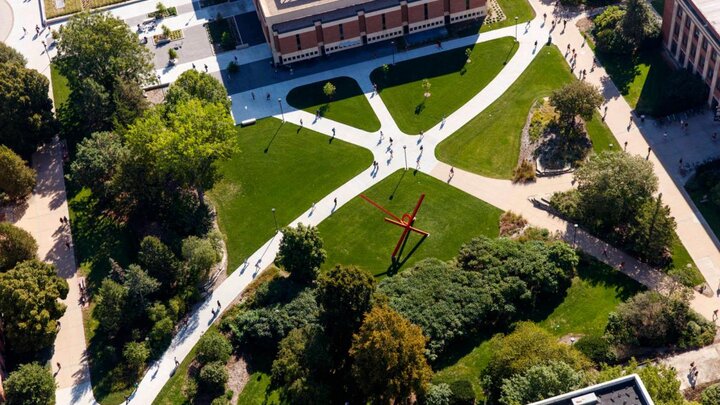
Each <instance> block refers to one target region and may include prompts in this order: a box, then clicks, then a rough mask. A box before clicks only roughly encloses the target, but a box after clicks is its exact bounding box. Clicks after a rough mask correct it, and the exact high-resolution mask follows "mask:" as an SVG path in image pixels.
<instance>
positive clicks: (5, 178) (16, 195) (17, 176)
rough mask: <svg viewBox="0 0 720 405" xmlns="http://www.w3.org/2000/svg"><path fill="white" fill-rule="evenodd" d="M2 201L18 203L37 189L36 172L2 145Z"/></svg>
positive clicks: (0, 146) (0, 148)
mask: <svg viewBox="0 0 720 405" xmlns="http://www.w3.org/2000/svg"><path fill="white" fill-rule="evenodd" d="M0 173H3V175H2V176H0V200H2V199H3V194H4V195H5V198H7V199H9V200H12V201H17V200H20V199H22V198H25V197H27V196H28V195H30V193H32V190H33V187H35V176H37V173H35V170H33V169H31V168H30V167H28V164H27V162H26V161H24V160H23V159H22V158H21V157H20V156H18V155H17V154H15V152H13V151H12V150H10V149H8V148H7V147H5V146H3V145H0Z"/></svg>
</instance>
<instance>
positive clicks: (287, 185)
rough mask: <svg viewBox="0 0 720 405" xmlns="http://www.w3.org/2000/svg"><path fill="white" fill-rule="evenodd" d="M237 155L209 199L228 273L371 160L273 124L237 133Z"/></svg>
mask: <svg viewBox="0 0 720 405" xmlns="http://www.w3.org/2000/svg"><path fill="white" fill-rule="evenodd" d="M238 138H239V145H240V152H239V153H237V154H236V155H235V156H233V157H232V158H231V159H230V160H229V161H227V162H224V163H222V164H221V165H220V172H221V174H222V175H223V179H222V180H221V181H219V182H218V183H217V184H216V185H215V187H214V188H213V189H212V190H211V191H210V192H209V193H208V194H209V196H210V198H211V200H212V202H213V203H214V205H215V207H216V209H217V211H218V223H219V225H220V230H221V231H222V232H223V234H224V235H225V241H226V243H227V249H228V272H232V271H235V269H237V267H238V266H239V265H240V264H241V263H242V261H243V260H244V258H246V257H247V256H248V255H250V254H251V253H252V252H254V251H255V250H256V249H258V248H259V247H260V246H262V244H263V243H265V241H267V240H268V239H270V238H271V237H272V236H273V235H274V234H275V222H274V220H273V214H272V212H271V209H272V208H275V209H276V211H275V214H276V216H277V222H278V225H279V226H284V225H286V224H289V223H290V222H291V221H293V220H294V219H295V218H297V216H298V215H300V214H302V213H303V212H304V211H305V210H307V209H309V208H310V206H311V205H312V203H313V202H316V201H318V200H320V199H321V198H322V197H324V196H326V195H327V194H328V193H330V192H331V191H332V190H334V189H336V188H337V187H339V186H341V185H342V184H343V183H345V182H346V181H348V180H349V179H350V178H352V177H353V176H355V175H356V174H358V173H359V172H361V171H362V170H363V169H364V168H366V167H369V166H370V164H371V162H372V154H371V153H370V152H368V151H366V150H364V149H362V148H359V147H356V146H353V145H350V144H348V143H345V142H342V141H339V140H337V139H336V140H331V139H330V138H328V137H327V136H325V135H322V134H319V133H317V132H314V131H311V130H308V129H306V128H300V127H298V126H296V125H292V124H290V123H284V124H283V123H282V122H281V121H280V120H277V119H274V118H268V119H263V120H260V121H258V122H257V124H256V125H254V126H250V127H246V128H238Z"/></svg>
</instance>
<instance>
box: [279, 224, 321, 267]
mask: <svg viewBox="0 0 720 405" xmlns="http://www.w3.org/2000/svg"><path fill="white" fill-rule="evenodd" d="M282 234H283V237H282V240H281V241H280V247H279V249H278V253H277V256H276V258H275V263H276V264H277V265H279V266H280V267H282V268H284V269H285V270H286V271H288V272H289V273H290V274H291V276H292V277H294V278H296V279H297V280H300V281H312V280H315V277H317V273H318V271H319V270H320V266H321V265H322V264H323V263H324V262H325V259H326V258H327V253H326V252H325V249H323V242H322V239H321V238H320V234H319V233H318V230H317V228H316V227H314V226H305V225H303V224H301V223H300V224H298V226H297V227H295V228H292V227H285V228H283V230H282Z"/></svg>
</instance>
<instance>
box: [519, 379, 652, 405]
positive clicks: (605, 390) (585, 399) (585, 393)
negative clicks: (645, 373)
mask: <svg viewBox="0 0 720 405" xmlns="http://www.w3.org/2000/svg"><path fill="white" fill-rule="evenodd" d="M530 405H654V402H653V400H652V398H650V395H649V394H648V392H647V390H646V389H645V385H643V383H642V380H641V379H640V377H639V376H638V375H637V374H631V375H628V376H624V377H620V378H617V379H614V380H611V381H606V382H604V383H600V384H597V385H593V386H590V387H585V388H582V389H579V390H575V391H573V392H568V393H567V394H562V395H558V396H556V397H552V398H548V399H545V400H542V401H539V402H535V403H533V404H530Z"/></svg>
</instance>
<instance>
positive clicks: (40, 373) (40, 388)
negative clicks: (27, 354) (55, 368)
mask: <svg viewBox="0 0 720 405" xmlns="http://www.w3.org/2000/svg"><path fill="white" fill-rule="evenodd" d="M3 385H4V388H5V395H6V396H7V405H54V404H55V388H56V387H57V386H56V384H55V378H53V375H52V373H51V372H50V370H49V369H48V368H47V367H43V366H41V365H39V364H37V363H28V364H23V365H21V366H20V367H18V369H17V370H15V371H13V372H12V373H10V376H9V377H8V379H7V381H5V383H4V384H3Z"/></svg>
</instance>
